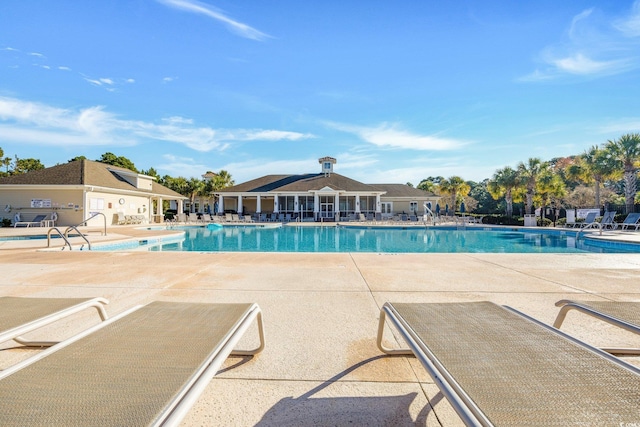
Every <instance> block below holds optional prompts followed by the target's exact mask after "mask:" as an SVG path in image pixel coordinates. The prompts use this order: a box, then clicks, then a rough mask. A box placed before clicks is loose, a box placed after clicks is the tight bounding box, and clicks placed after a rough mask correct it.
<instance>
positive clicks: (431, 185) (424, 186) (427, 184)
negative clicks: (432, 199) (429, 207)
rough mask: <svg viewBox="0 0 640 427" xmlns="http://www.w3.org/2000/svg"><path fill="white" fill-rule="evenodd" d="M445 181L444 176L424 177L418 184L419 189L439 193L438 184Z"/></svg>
mask: <svg viewBox="0 0 640 427" xmlns="http://www.w3.org/2000/svg"><path fill="white" fill-rule="evenodd" d="M442 181H444V177H441V176H436V177H433V176H430V177H429V178H426V179H423V180H422V181H420V183H419V184H418V187H417V188H418V189H419V190H423V191H428V192H430V193H434V194H438V191H439V189H438V186H439V185H440V183H441V182H442Z"/></svg>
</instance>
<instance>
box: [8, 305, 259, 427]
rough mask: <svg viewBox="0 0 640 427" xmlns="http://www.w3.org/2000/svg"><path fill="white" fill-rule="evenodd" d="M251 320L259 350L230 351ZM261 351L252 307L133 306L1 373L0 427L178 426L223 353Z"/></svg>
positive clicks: (223, 358)
mask: <svg viewBox="0 0 640 427" xmlns="http://www.w3.org/2000/svg"><path fill="white" fill-rule="evenodd" d="M254 319H257V324H258V331H259V335H260V345H259V347H257V348H255V349H253V350H234V347H235V346H236V344H237V343H238V341H239V340H240V338H241V337H242V336H243V334H244V332H245V331H246V330H247V329H248V328H249V327H250V326H251V324H252V323H253V320H254ZM263 346H264V334H263V330H262V317H261V311H260V308H259V307H258V306H257V305H256V304H203V303H179V302H153V303H150V304H148V305H146V306H144V307H140V306H138V307H134V308H133V309H131V310H128V311H126V312H124V313H122V314H121V315H118V316H115V317H113V318H111V319H109V320H107V321H106V322H103V323H102V324H100V325H97V326H96V327H94V328H92V329H91V330H88V331H87V332H86V333H82V334H79V335H77V336H75V337H73V338H70V339H69V340H66V341H64V342H63V343H61V344H59V345H57V346H54V347H51V348H50V349H47V350H44V351H43V352H42V353H41V354H43V356H42V357H41V358H40V359H39V360H38V361H31V362H30V363H26V364H19V365H20V366H17V365H16V366H14V367H10V368H8V369H6V370H4V371H2V372H0V396H2V399H0V425H2V426H26V425H28V426H35V425H43V426H44V425H50V426H53V425H55V426H86V425H100V426H125V425H126V426H129V425H131V426H134V425H135V426H141V425H178V424H179V422H180V420H181V419H182V418H183V417H184V416H185V415H186V413H187V412H188V410H189V409H190V408H191V406H193V404H194V403H195V402H196V401H197V399H198V397H199V396H200V394H201V393H202V392H203V391H204V390H205V388H206V386H207V385H208V384H209V382H210V380H211V379H212V378H213V377H214V376H215V374H216V372H217V371H218V369H219V368H220V366H221V365H222V363H223V362H224V361H225V359H227V357H228V356H229V355H230V354H236V355H242V356H248V355H253V354H256V353H258V352H260V351H261V350H262V348H263ZM227 397H229V396H227ZM229 404H233V402H231V401H229Z"/></svg>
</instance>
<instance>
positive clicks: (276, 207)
mask: <svg viewBox="0 0 640 427" xmlns="http://www.w3.org/2000/svg"><path fill="white" fill-rule="evenodd" d="M278 212H280V205H278V195H277V194H274V195H273V213H278Z"/></svg>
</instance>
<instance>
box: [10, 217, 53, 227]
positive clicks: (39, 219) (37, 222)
mask: <svg viewBox="0 0 640 427" xmlns="http://www.w3.org/2000/svg"><path fill="white" fill-rule="evenodd" d="M46 217H47V215H36V217H35V218H33V220H32V221H16V222H15V223H14V224H13V228H16V227H18V226H25V227H31V226H36V227H41V226H42V221H44V219H45V218H46Z"/></svg>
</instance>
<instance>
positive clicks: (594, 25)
mask: <svg viewBox="0 0 640 427" xmlns="http://www.w3.org/2000/svg"><path fill="white" fill-rule="evenodd" d="M638 36H640V0H637V1H636V2H635V3H634V4H633V7H632V9H631V11H630V12H629V13H628V14H627V15H626V16H624V17H621V18H612V17H607V16H604V15H603V14H602V13H600V11H599V10H596V9H593V8H591V9H587V10H584V11H582V12H581V13H579V14H577V15H576V16H574V17H573V19H572V20H571V24H570V25H569V27H568V29H567V32H566V35H565V37H564V40H561V41H559V42H557V43H555V44H553V45H550V46H547V47H545V48H544V49H542V51H541V53H540V54H539V56H538V60H539V62H540V63H541V66H540V67H539V68H538V69H536V70H535V71H534V72H532V73H530V74H528V75H526V76H523V77H521V78H519V79H518V80H520V81H525V82H534V81H545V80H551V79H558V78H562V77H566V76H582V77H591V78H594V77H603V76H608V75H614V74H620V73H624V72H628V71H630V70H633V69H637V68H640V55H639V54H638V45H639V44H640V40H638Z"/></svg>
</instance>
